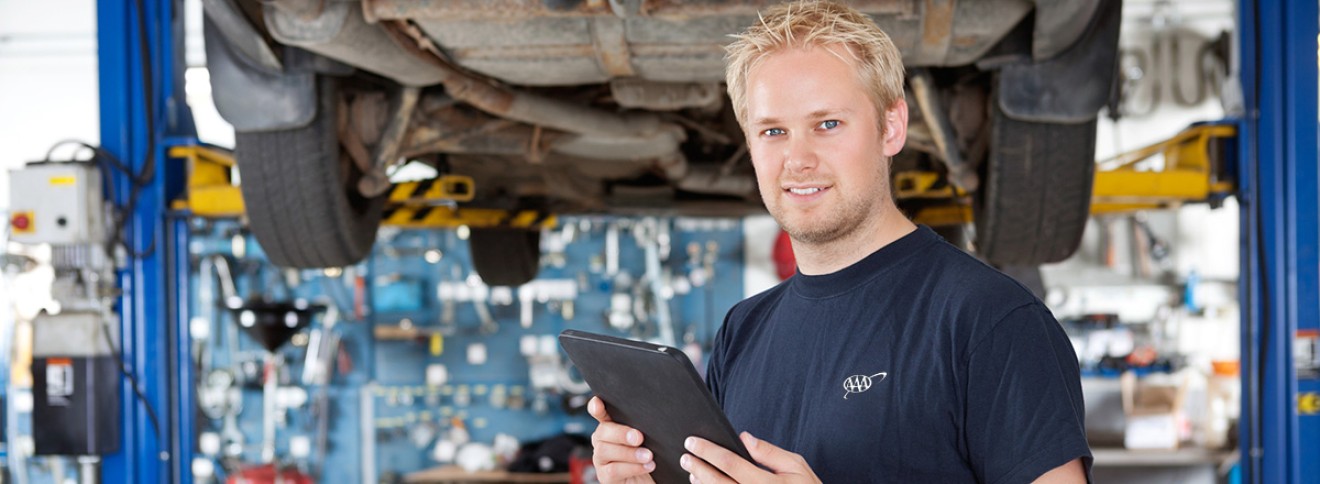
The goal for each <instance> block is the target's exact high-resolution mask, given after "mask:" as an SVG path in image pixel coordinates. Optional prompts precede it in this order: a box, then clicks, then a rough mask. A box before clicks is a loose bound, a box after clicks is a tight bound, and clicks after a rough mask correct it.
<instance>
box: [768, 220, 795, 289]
mask: <svg viewBox="0 0 1320 484" xmlns="http://www.w3.org/2000/svg"><path fill="white" fill-rule="evenodd" d="M770 258H771V259H774V261H775V272H776V273H778V274H779V280H781V281H782V280H786V279H788V278H790V277H793V274H795V273H797V257H794V256H793V240H792V239H789V238H788V232H785V231H783V229H780V230H779V237H776V238H775V248H774V251H773V252H771V253H770Z"/></svg>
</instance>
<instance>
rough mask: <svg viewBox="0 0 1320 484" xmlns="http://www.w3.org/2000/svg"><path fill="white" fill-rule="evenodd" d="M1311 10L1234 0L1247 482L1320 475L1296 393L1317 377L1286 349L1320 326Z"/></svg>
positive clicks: (1280, 1)
mask: <svg viewBox="0 0 1320 484" xmlns="http://www.w3.org/2000/svg"><path fill="white" fill-rule="evenodd" d="M1318 16H1320V12H1317V2H1316V1H1315V0H1260V1H1257V2H1248V1H1243V2H1239V4H1238V26H1239V32H1240V39H1241V43H1240V44H1239V45H1240V48H1241V59H1242V62H1241V72H1240V80H1241V82H1242V87H1243V94H1244V96H1243V97H1244V98H1245V105H1246V113H1245V116H1244V119H1245V120H1244V122H1243V124H1244V125H1243V126H1242V128H1243V129H1242V130H1241V132H1242V133H1243V136H1242V138H1241V140H1242V141H1241V143H1240V149H1241V157H1240V159H1241V160H1242V163H1241V164H1240V167H1239V172H1240V173H1239V176H1240V179H1239V186H1240V187H1241V194H1240V197H1239V198H1240V200H1241V201H1242V205H1241V207H1242V218H1241V220H1242V226H1241V227H1242V232H1241V237H1242V244H1241V247H1242V249H1241V250H1242V251H1241V267H1242V273H1241V274H1242V276H1241V277H1242V283H1241V285H1240V286H1241V291H1240V293H1241V295H1242V301H1243V312H1242V321H1243V326H1242V327H1243V332H1242V363H1243V364H1242V376H1243V390H1242V396H1243V408H1242V425H1241V431H1240V435H1241V439H1240V441H1241V449H1240V450H1241V452H1242V465H1243V467H1242V469H1243V471H1244V472H1243V477H1244V478H1245V479H1244V480H1245V481H1246V482H1251V483H1274V482H1320V416H1317V415H1314V414H1304V413H1303V412H1300V411H1299V407H1300V405H1299V403H1301V401H1300V400H1299V396H1302V395H1305V394H1308V393H1313V392H1317V391H1320V380H1317V379H1315V378H1314V377H1303V378H1299V375H1298V372H1297V367H1296V365H1295V363H1294V360H1293V356H1294V342H1296V341H1299V340H1300V341H1308V340H1307V339H1305V338H1304V337H1305V336H1306V335H1313V334H1314V331H1315V330H1316V329H1317V328H1318V327H1320V257H1318V256H1317V243H1318V242H1320V240H1318V239H1320V218H1318V217H1320V216H1318V215H1317V212H1320V199H1318V198H1317V186H1318V185H1320V177H1318V176H1317V170H1316V154H1317V153H1316V151H1317V148H1316V146H1317V128H1318V125H1320V123H1317V96H1316V91H1317V76H1316V71H1317V69H1316V61H1317V59H1316V51H1317V36H1316V35H1317V32H1318V27H1317V23H1318V20H1317V17H1318ZM1309 341H1313V339H1312V340H1309Z"/></svg>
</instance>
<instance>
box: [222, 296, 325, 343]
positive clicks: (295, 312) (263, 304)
mask: <svg viewBox="0 0 1320 484" xmlns="http://www.w3.org/2000/svg"><path fill="white" fill-rule="evenodd" d="M323 309H325V308H324V307H323V306H319V305H311V304H307V302H306V301H302V300H299V301H294V302H271V301H266V300H262V299H252V300H248V301H245V302H244V303H243V305H242V306H239V307H236V308H230V310H231V311H233V313H234V317H235V318H237V320H238V321H237V322H238V327H240V328H243V330H244V331H246V332H247V334H248V336H251V337H252V339H254V340H256V341H257V343H260V344H261V346H262V347H263V348H266V351H269V352H271V353H274V352H275V351H276V350H279V349H280V347H281V346H284V343H288V342H289V339H291V338H293V335H295V334H297V333H298V331H299V330H301V329H303V328H305V327H307V325H308V324H311V322H312V315H314V314H316V313H317V312H318V311H321V310H323Z"/></svg>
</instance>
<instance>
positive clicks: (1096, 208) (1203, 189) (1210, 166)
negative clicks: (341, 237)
mask: <svg viewBox="0 0 1320 484" xmlns="http://www.w3.org/2000/svg"><path fill="white" fill-rule="evenodd" d="M1236 136H1237V128H1236V127H1234V126H1232V125H1223V124H1206V125H1198V126H1192V127H1190V128H1187V129H1185V130H1183V131H1182V132H1181V133H1178V135H1176V136H1174V137H1172V138H1170V139H1168V140H1166V141H1162V142H1159V143H1155V144H1153V145H1150V146H1147V147H1144V148H1141V149H1138V150H1134V151H1130V152H1127V153H1123V154H1121V155H1118V156H1115V157H1113V158H1110V159H1106V160H1101V161H1099V162H1097V167H1096V173H1095V185H1094V189H1093V191H1092V195H1091V214H1092V215H1102V214H1116V213H1126V212H1134V211H1138V210H1154V209H1167V208H1174V207H1177V206H1179V205H1182V204H1184V203H1196V202H1206V201H1211V200H1217V199H1222V198H1223V197H1226V196H1228V195H1230V194H1232V193H1233V190H1234V186H1233V182H1232V180H1231V179H1225V178H1221V177H1220V173H1222V172H1223V170H1222V168H1223V167H1221V166H1220V163H1222V161H1221V159H1222V158H1223V157H1222V156H1219V155H1220V153H1218V152H1217V150H1218V147H1219V146H1220V144H1219V143H1218V142H1217V141H1218V140H1221V139H1226V138H1234V137H1236ZM1157 154H1163V155H1164V166H1163V168H1162V169H1159V170H1150V169H1139V168H1138V163H1139V162H1141V161H1142V160H1145V159H1148V158H1150V157H1152V156H1155V155H1157ZM170 156H171V157H173V158H179V159H183V160H185V162H186V163H187V164H188V190H187V194H186V198H185V199H182V200H176V201H175V202H174V204H173V207H174V208H176V209H187V210H191V211H192V213H193V214H194V215H197V216H199V217H207V218H236V217H241V216H242V215H243V196H242V193H240V192H239V189H238V185H236V184H235V183H234V180H233V176H232V173H233V167H234V158H233V156H232V155H230V154H229V153H228V152H225V151H223V150H220V149H216V148H210V147H205V146H179V147H174V148H172V149H170ZM894 178H895V180H894V195H895V197H896V198H898V199H901V200H929V201H931V202H932V203H929V204H927V205H926V206H924V207H923V208H921V209H920V210H919V211H918V212H917V213H915V214H914V217H913V218H914V219H915V221H916V222H918V223H922V224H926V225H930V226H946V225H956V224H960V223H969V222H971V221H972V209H971V206H970V204H969V202H968V200H969V197H968V196H967V194H966V193H964V192H962V191H961V190H958V189H957V188H956V187H954V186H952V185H949V184H947V183H943V184H941V183H939V181H940V179H941V177H940V174H938V173H933V172H930V173H928V172H902V173H897V174H895V176H894ZM475 194H476V187H475V184H474V182H473V180H472V178H470V177H466V176H461V175H445V176H441V177H438V178H435V179H431V180H424V181H417V182H405V183H397V184H395V185H394V186H393V187H392V188H391V191H390V195H389V201H388V202H387V204H386V208H385V214H384V219H383V221H382V223H383V224H385V225H393V226H398V227H408V228H455V227H458V226H462V225H466V226H468V227H472V228H481V227H495V226H504V227H528V228H530V227H553V226H554V225H555V224H556V219H555V217H554V216H553V215H551V214H546V213H542V212H537V211H532V210H524V211H517V212H513V211H508V210H498V209H483V208H459V207H458V202H466V201H470V200H472V197H473V196H474V195H475Z"/></svg>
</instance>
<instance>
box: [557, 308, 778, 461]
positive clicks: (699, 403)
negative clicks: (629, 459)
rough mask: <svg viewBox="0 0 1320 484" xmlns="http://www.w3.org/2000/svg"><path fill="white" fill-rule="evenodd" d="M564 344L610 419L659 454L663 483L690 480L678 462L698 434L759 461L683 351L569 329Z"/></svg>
mask: <svg viewBox="0 0 1320 484" xmlns="http://www.w3.org/2000/svg"><path fill="white" fill-rule="evenodd" d="M559 344H560V346H563V347H564V351H566V352H568V357H569V359H571V360H573V364H574V365H576V366H577V367H578V371H580V372H581V373H582V378H583V379H584V380H586V382H587V384H588V385H590V386H591V390H592V391H593V392H595V393H596V395H597V396H599V397H600V398H601V400H604V401H605V410H606V411H608V412H609V414H610V418H612V419H614V421H615V422H618V423H620V424H623V425H627V426H629V427H632V428H635V429H637V430H639V431H641V432H642V435H644V436H645V437H644V439H643V442H642V447H646V448H647V449H650V450H651V452H652V453H653V454H654V455H655V471H653V472H652V473H651V477H652V478H654V479H655V481H656V482H658V483H670V482H688V477H687V472H686V471H684V470H683V468H682V467H681V466H679V464H678V459H679V458H680V457H682V456H683V453H685V452H686V450H684V449H683V440H684V439H686V438H687V437H688V436H694V435H695V436H697V437H701V438H703V439H706V440H709V441H711V442H714V443H715V444H718V445H720V446H722V447H724V448H726V449H729V450H731V451H733V452H735V453H737V454H738V455H740V456H742V458H744V459H747V461H748V462H755V461H753V460H752V458H751V456H750V455H748V453H747V449H746V448H745V447H743V443H742V440H741V439H739V438H738V434H737V433H736V432H734V430H733V426H732V425H730V424H729V420H728V419H727V418H725V417H724V412H723V411H722V410H720V407H719V405H718V404H716V403H715V399H714V398H712V397H711V395H710V392H709V391H707V390H706V384H705V382H702V381H701V376H699V375H697V371H696V369H695V368H693V367H692V362H691V360H689V359H688V357H687V355H686V354H684V353H683V352H682V351H679V350H677V349H674V348H670V347H668V346H664V345H657V344H651V343H644V342H641V341H633V340H628V339H623V338H615V337H612V336H605V335H601V334H593V333H586V332H582V331H575V330H571V329H570V330H565V331H564V332H563V333H560V334H559Z"/></svg>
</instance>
